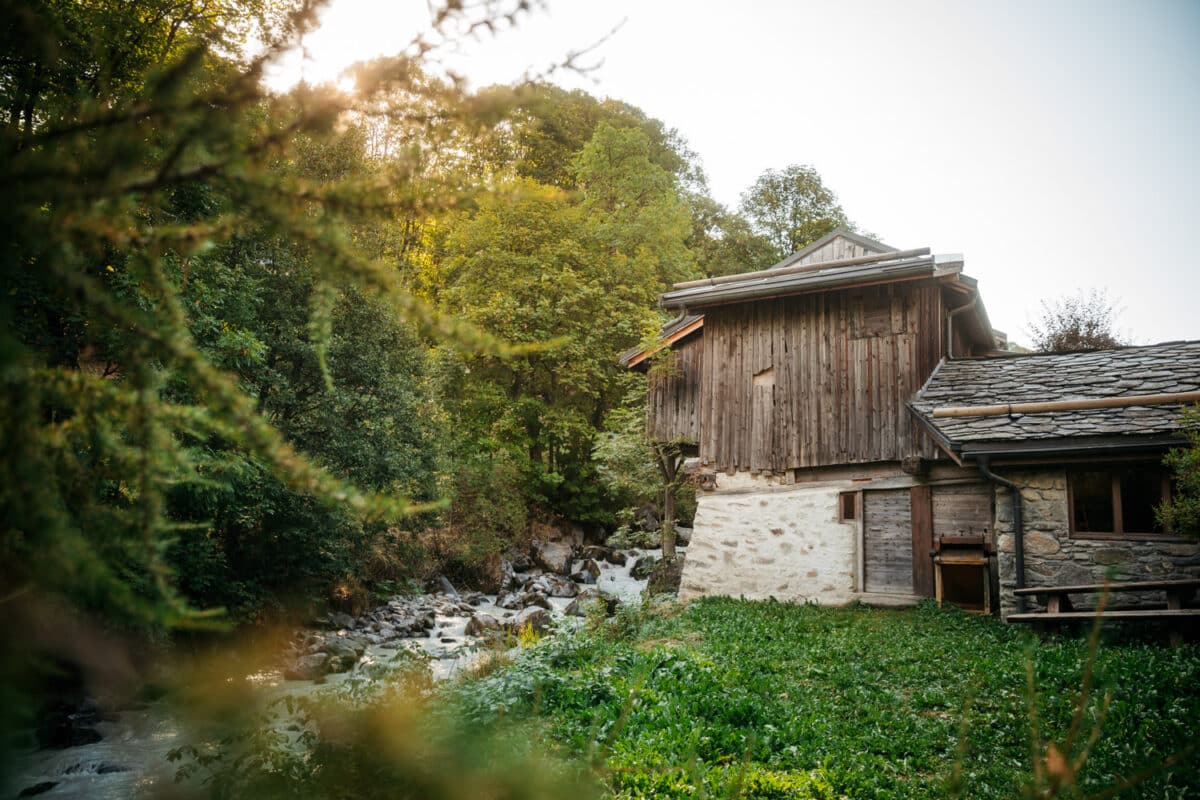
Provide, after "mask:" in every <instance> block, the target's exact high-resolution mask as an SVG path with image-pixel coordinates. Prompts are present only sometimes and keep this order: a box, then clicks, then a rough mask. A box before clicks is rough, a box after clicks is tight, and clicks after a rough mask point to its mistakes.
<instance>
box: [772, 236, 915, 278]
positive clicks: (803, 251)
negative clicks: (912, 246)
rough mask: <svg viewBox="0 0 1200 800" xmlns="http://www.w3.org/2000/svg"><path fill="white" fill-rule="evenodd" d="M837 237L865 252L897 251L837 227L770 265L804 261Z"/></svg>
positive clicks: (780, 265)
mask: <svg viewBox="0 0 1200 800" xmlns="http://www.w3.org/2000/svg"><path fill="white" fill-rule="evenodd" d="M837 239H845V240H846V241H847V242H850V243H852V244H856V245H858V246H859V247H860V248H862V249H863V250H864V251H865V252H867V253H876V254H883V253H895V252H897V251H898V248H895V247H892V246H891V245H890V244H884V243H883V242H877V241H875V240H874V239H872V238H871V237H869V236H863V235H862V234H861V233H855V232H854V231H851V230H847V229H846V228H840V227H839V228H835V229H834V230H832V231H830V232H829V233H827V234H825V235H824V236H822V237H821V238H820V239H817V240H816V241H815V242H813V243H812V244H809V245H806V246H804V247H802V248H800V249H799V250H797V251H796V252H794V253H792V254H791V255H790V256H788V257H787V258H785V259H783V260H782V261H780V262H779V263H778V264H776V265H775V266H773V267H771V269H782V268H784V267H790V266H792V265H793V264H797V263H799V262H801V261H804V259H806V258H808V257H809V256H810V255H812V254H813V253H816V252H817V251H818V250H820V249H821V248H822V247H824V246H825V245H827V244H829V243H830V242H833V241H835V240H837ZM817 263H819V262H817Z"/></svg>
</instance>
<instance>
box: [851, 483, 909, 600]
mask: <svg viewBox="0 0 1200 800" xmlns="http://www.w3.org/2000/svg"><path fill="white" fill-rule="evenodd" d="M909 498H910V492H909V490H908V489H890V490H887V491H877V492H863V588H864V589H865V590H866V591H868V592H893V593H897V594H911V593H912V592H913V536H912V506H911V504H910V499H909Z"/></svg>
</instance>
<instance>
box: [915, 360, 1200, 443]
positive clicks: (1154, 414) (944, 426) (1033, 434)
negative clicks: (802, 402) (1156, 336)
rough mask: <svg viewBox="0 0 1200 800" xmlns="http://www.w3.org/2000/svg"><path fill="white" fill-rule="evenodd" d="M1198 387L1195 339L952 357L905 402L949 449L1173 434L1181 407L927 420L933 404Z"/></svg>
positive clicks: (1199, 371) (1071, 397) (1199, 368)
mask: <svg viewBox="0 0 1200 800" xmlns="http://www.w3.org/2000/svg"><path fill="white" fill-rule="evenodd" d="M1194 391H1200V341H1194V342H1168V343H1166V344H1156V345H1149V346H1146V347H1125V348H1120V349H1117V350H1098V351H1092V352H1084V353H1058V354H1051V355H1023V356H998V357H992V358H973V359H959V360H953V361H946V362H943V363H942V364H941V365H939V366H938V368H937V369H936V370H934V373H933V375H932V376H930V378H929V380H928V381H927V382H926V385H925V387H924V388H922V389H921V391H920V392H919V393H918V394H917V397H916V398H915V399H914V400H913V402H912V403H911V404H910V406H911V408H912V409H913V411H914V412H915V413H916V414H917V417H918V418H919V419H920V421H921V422H922V423H923V424H924V425H925V426H926V427H927V428H929V429H930V430H931V431H933V432H935V433H936V434H937V435H939V436H940V438H941V439H943V440H944V441H945V442H948V443H949V444H950V446H951V447H953V448H955V449H958V448H961V447H962V446H964V445H968V446H969V445H970V443H985V442H991V443H1000V442H1036V441H1040V440H1049V439H1081V438H1086V437H1145V436H1150V435H1158V436H1162V435H1165V434H1166V435H1169V434H1174V433H1177V432H1178V431H1179V416H1180V411H1181V408H1182V404H1171V405H1152V406H1130V407H1126V408H1094V409H1080V410H1076V411H1054V412H1045V413H1036V414H1012V415H1001V416H987V417H982V416H981V417H933V416H932V412H933V410H934V409H935V408H943V407H952V406H983V405H995V404H1002V403H1024V402H1040V401H1054V400H1074V399H1090V398H1102V397H1119V396H1122V395H1126V396H1128V395H1147V394H1169V393H1175V392H1194Z"/></svg>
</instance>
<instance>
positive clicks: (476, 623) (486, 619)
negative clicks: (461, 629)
mask: <svg viewBox="0 0 1200 800" xmlns="http://www.w3.org/2000/svg"><path fill="white" fill-rule="evenodd" d="M503 627H504V626H503V625H501V623H500V620H498V619H496V618H495V617H493V616H492V615H491V614H485V613H483V612H482V611H481V612H479V613H478V614H475V615H474V616H472V617H471V619H469V620H467V629H466V634H467V636H487V635H488V634H489V633H492V632H495V631H500V630H502V629H503Z"/></svg>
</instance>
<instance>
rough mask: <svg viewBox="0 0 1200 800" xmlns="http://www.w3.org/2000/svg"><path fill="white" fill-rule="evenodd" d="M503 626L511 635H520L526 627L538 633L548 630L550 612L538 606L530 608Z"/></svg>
mask: <svg viewBox="0 0 1200 800" xmlns="http://www.w3.org/2000/svg"><path fill="white" fill-rule="evenodd" d="M505 626H506V627H507V628H508V629H509V630H510V631H512V632H513V633H520V632H521V631H523V630H525V628H526V627H531V628H533V630H535V631H537V632H538V633H545V632H546V631H548V630H550V612H549V611H547V610H546V609H544V608H541V607H540V606H530V607H529V608H527V609H525V610H524V611H522V612H521V613H520V614H517V616H515V617H513V618H512V619H511V620H507V621H506V623H505Z"/></svg>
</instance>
